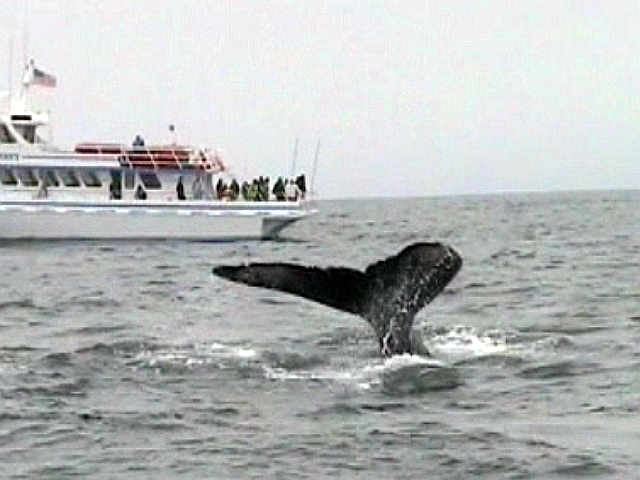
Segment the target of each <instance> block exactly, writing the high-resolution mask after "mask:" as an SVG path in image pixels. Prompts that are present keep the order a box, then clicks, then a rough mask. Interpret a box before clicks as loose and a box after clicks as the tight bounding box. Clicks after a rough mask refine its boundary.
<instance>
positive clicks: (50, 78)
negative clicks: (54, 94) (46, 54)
mask: <svg viewBox="0 0 640 480" xmlns="http://www.w3.org/2000/svg"><path fill="white" fill-rule="evenodd" d="M31 84H32V85H39V86H41V87H55V86H56V85H57V84H58V79H57V78H56V77H55V76H54V75H51V74H50V73H45V72H43V71H42V70H40V69H38V68H36V67H33V77H32V80H31Z"/></svg>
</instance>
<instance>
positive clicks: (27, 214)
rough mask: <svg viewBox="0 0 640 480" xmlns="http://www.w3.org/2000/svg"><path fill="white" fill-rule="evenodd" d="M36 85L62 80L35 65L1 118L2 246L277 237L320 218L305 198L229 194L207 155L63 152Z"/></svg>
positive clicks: (181, 149)
mask: <svg viewBox="0 0 640 480" xmlns="http://www.w3.org/2000/svg"><path fill="white" fill-rule="evenodd" d="M43 75H44V77H43ZM37 85H42V86H55V77H52V76H50V75H47V74H44V73H43V72H42V71H40V70H37V69H36V68H35V67H34V66H33V63H31V64H30V65H29V66H28V67H27V69H26V72H25V76H24V79H23V80H22V84H21V86H20V88H19V89H18V91H17V93H16V94H15V95H13V96H12V97H11V98H9V101H8V102H7V107H8V108H6V109H5V110H4V111H2V114H1V115H0V239H184V240H198V241H218V240H238V239H272V238H275V237H277V236H278V234H279V233H280V232H281V231H282V230H283V229H284V228H285V227H287V226H288V225H291V224H292V223H294V222H296V221H298V220H301V219H303V218H305V217H307V216H308V215H310V214H311V213H313V212H314V210H313V209H312V208H311V207H310V205H311V203H310V202H309V201H307V200H304V199H303V197H304V195H300V198H295V197H298V195H297V194H298V193H300V192H296V196H295V197H294V198H290V199H289V200H285V201H282V199H281V200H279V201H278V200H276V199H275V198H274V196H273V194H272V193H271V192H269V187H268V186H267V185H264V183H263V188H258V187H255V186H254V187H251V188H252V189H253V190H252V192H253V193H252V194H251V195H248V194H247V195H246V196H247V197H252V198H254V199H253V200H250V201H249V200H246V199H244V196H243V195H242V194H238V188H239V185H238V184H237V183H236V182H234V183H232V184H231V186H232V187H235V188H231V189H229V188H225V187H223V186H222V183H221V182H222V179H223V178H225V179H227V180H229V178H228V177H227V176H226V169H225V166H224V164H223V162H222V161H221V159H220V156H219V155H218V154H217V153H216V152H215V151H211V150H208V149H199V148H194V147H188V146H178V145H175V144H169V145H161V146H154V147H149V146H145V145H144V144H143V141H141V140H142V139H140V138H138V137H137V139H138V142H135V143H137V145H135V146H131V147H127V146H123V145H118V144H102V143H84V144H79V145H77V146H76V148H75V150H73V151H64V150H60V149H57V148H56V147H54V146H53V145H51V144H50V143H49V142H47V141H45V140H43V138H42V136H41V131H42V130H43V129H45V128H46V127H47V125H48V123H49V116H48V114H47V113H45V112H38V111H34V110H31V109H29V108H28V103H27V95H28V93H29V89H30V87H32V86H37ZM214 185H216V186H217V187H218V188H216V187H214ZM256 185H258V186H259V185H260V184H256ZM271 186H273V181H272V184H271ZM265 190H266V194H265ZM256 192H259V193H258V194H256ZM245 193H246V192H245ZM256 197H259V198H261V200H260V201H256V200H255V198H256ZM265 197H266V199H265Z"/></svg>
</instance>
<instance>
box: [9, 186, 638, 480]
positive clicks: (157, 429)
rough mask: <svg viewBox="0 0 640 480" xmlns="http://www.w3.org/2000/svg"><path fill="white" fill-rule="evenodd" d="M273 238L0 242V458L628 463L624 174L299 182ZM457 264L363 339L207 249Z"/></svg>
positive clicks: (630, 466) (632, 292)
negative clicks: (386, 183)
mask: <svg viewBox="0 0 640 480" xmlns="http://www.w3.org/2000/svg"><path fill="white" fill-rule="evenodd" d="M319 208H320V212H319V213H318V214H317V215H316V216H315V217H312V218H309V219H307V220H305V221H304V222H301V223H299V224H296V225H294V226H293V227H292V228H290V229H288V230H287V231H285V233H284V239H283V240H281V241H277V242H244V243H183V242H153V243H143V242H117V243H106V242H93V243H83V242H11V243H4V244H1V245H0V259H1V262H2V267H3V275H2V277H1V278H0V401H1V403H0V459H1V460H0V478H7V479H45V478H46V479H49V478H72V477H74V478H77V477H80V478H92V479H112V478H132V479H133V478H135V479H141V478H149V479H152V478H153V479H173V478H189V479H200V478H234V479H237V478H271V479H282V478H287V479H295V478H313V479H316V478H329V477H331V478H345V479H351V478H394V479H415V478H430V479H462V478H490V479H554V478H582V477H589V478H603V479H604V478H606V479H630V478H640V415H639V413H640V192H575V193H547V194H505V195H494V196H464V197H450V198H422V199H367V200H348V201H330V202H321V203H319ZM430 240H437V241H442V242H445V243H448V244H450V245H452V246H454V247H455V248H456V249H457V250H458V251H459V252H460V253H461V254H462V256H463V258H464V262H465V263H464V266H463V268H462V270H461V272H460V273H459V275H458V276H457V277H456V278H455V279H454V281H453V282H452V283H451V284H450V285H449V287H448V288H447V289H446V290H445V291H444V292H443V293H442V294H441V295H440V296H439V297H438V298H437V299H436V300H435V301H434V302H433V303H432V304H431V305H429V306H427V307H426V308H425V309H424V310H422V311H421V312H420V314H419V315H418V317H417V318H416V325H415V326H416V327H417V328H418V329H419V330H420V332H421V333H422V337H423V340H424V342H425V345H426V346H427V347H428V348H429V349H430V351H431V353H432V355H433V359H432V360H425V359H424V358H422V357H416V356H414V357H397V358H393V359H390V360H383V359H381V358H380V357H379V354H378V352H377V345H376V341H375V339H374V337H373V334H372V331H371V329H370V327H369V326H368V325H367V324H366V323H365V322H364V321H363V320H361V319H359V318H358V317H355V316H351V315H348V314H345V313H341V312H337V311H334V310H331V309H329V308H326V307H323V306H320V305H318V304H314V303H311V302H308V301H305V300H303V299H300V298H297V297H292V296H287V295H285V294H280V293H277V292H273V291H268V290H260V289H252V288H248V287H245V286H243V285H237V284H232V283H229V282H226V281H224V280H223V279H219V278H215V277H213V276H212V275H211V268H212V267H213V266H215V265H219V264H236V263H242V262H245V261H288V262H300V263H304V264H312V265H318V266H328V265H346V266H352V267H357V268H365V267H366V266H367V265H368V264H370V263H372V262H375V261H377V260H380V259H382V258H385V257H387V256H390V255H392V254H395V253H397V252H398V251H399V250H400V249H401V248H403V247H404V246H406V245H407V244H410V243H412V242H417V241H430Z"/></svg>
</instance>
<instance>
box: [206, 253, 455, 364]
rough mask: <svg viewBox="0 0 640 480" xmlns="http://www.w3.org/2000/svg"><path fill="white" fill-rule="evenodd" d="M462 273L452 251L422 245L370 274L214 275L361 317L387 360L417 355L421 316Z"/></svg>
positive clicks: (271, 271) (260, 267)
mask: <svg viewBox="0 0 640 480" xmlns="http://www.w3.org/2000/svg"><path fill="white" fill-rule="evenodd" d="M461 267H462V257H461V256H460V255H459V254H458V252H456V251H455V250H454V249H453V248H452V247H451V246H448V245H444V244H442V243H438V242H421V243H413V244H411V245H409V246H407V247H405V248H403V249H402V250H401V251H400V252H399V253H397V254H396V255H393V256H391V257H388V258H386V259H384V260H380V261H378V262H375V263H373V264H371V265H369V266H368V267H367V268H366V269H365V270H364V271H361V270H357V269H354V268H349V267H344V266H338V267H326V268H321V267H316V266H305V265H299V264H294V263H282V262H279V263H258V262H256V263H245V264H241V265H220V266H216V267H214V268H213V274H214V275H216V276H218V277H221V278H224V279H226V280H230V281H232V282H236V283H241V284H244V285H248V286H251V287H261V288H267V289H272V290H277V291H280V292H285V293H288V294H292V295H296V296H299V297H302V298H305V299H307V300H311V301H313V302H317V303H320V304H322V305H326V306H328V307H331V308H334V309H337V310H340V311H343V312H347V313H350V314H354V315H358V316H360V317H362V318H363V319H364V320H365V321H366V322H367V323H369V325H371V327H372V328H373V331H374V332H375V335H376V337H377V339H378V344H379V348H380V353H381V354H382V356H384V357H391V356H394V355H402V354H412V353H414V351H415V348H414V347H415V346H414V345H412V334H411V331H412V327H413V321H414V318H415V316H416V314H417V313H418V312H419V311H420V310H421V309H422V308H423V307H424V306H426V305H427V304H429V303H430V302H431V301H432V300H433V299H434V298H436V297H437V296H438V295H439V294H440V292H442V291H443V290H444V288H445V287H446V286H447V285H448V284H449V282H450V281H451V280H452V279H453V278H454V277H455V276H456V274H457V273H458V271H459V270H460V268H461Z"/></svg>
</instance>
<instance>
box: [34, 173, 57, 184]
mask: <svg viewBox="0 0 640 480" xmlns="http://www.w3.org/2000/svg"><path fill="white" fill-rule="evenodd" d="M38 174H39V176H40V180H42V181H43V182H44V184H45V185H46V186H47V187H57V186H58V185H60V181H59V180H58V177H56V174H55V173H53V171H51V170H40V171H39V172H38Z"/></svg>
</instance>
